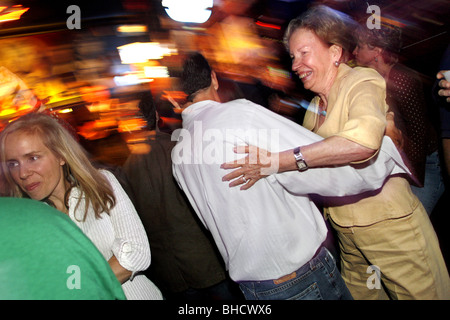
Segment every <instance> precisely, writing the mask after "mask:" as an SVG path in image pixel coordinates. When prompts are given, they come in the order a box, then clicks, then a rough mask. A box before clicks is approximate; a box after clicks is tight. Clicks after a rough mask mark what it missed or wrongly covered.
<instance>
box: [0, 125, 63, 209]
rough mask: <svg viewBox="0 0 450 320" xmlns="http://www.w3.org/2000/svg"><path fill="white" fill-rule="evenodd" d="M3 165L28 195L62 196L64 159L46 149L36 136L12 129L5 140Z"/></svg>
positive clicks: (35, 196) (39, 197)
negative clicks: (4, 164)
mask: <svg viewBox="0 0 450 320" xmlns="http://www.w3.org/2000/svg"><path fill="white" fill-rule="evenodd" d="M5 156H6V165H7V167H8V169H9V172H10V173H11V176H12V178H13V180H14V182H15V183H16V184H17V185H18V186H19V187H20V188H21V189H22V191H23V192H25V193H26V194H27V195H28V196H29V197H30V198H32V199H35V200H43V199H45V198H49V199H50V200H52V198H54V197H61V195H62V196H63V197H64V194H65V184H64V173H63V167H62V166H63V165H64V164H65V162H64V160H63V159H60V158H58V157H56V156H55V154H53V152H52V151H51V150H50V149H48V148H47V147H46V146H45V145H44V143H43V142H42V139H41V138H40V136H39V135H32V134H29V133H24V132H20V131H19V132H13V133H11V134H9V135H8V136H7V138H6V140H5Z"/></svg>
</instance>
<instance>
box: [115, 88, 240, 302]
mask: <svg viewBox="0 0 450 320" xmlns="http://www.w3.org/2000/svg"><path fill="white" fill-rule="evenodd" d="M139 109H140V112H141V114H142V115H143V116H144V118H145V120H146V121H147V129H148V131H147V132H146V134H145V136H146V138H145V144H146V148H144V150H145V151H144V152H142V151H141V150H143V148H139V149H136V150H137V152H135V153H132V154H131V155H130V157H129V158H128V159H127V161H126V162H125V164H124V166H123V172H124V174H125V181H126V183H127V187H129V190H130V191H131V197H130V198H131V199H132V200H133V202H134V203H135V206H136V209H137V212H138V214H139V215H140V218H141V220H142V222H143V224H144V227H145V229H146V231H147V234H148V237H149V241H150V247H151V249H152V264H151V266H150V269H149V270H148V271H149V275H150V276H151V279H153V280H154V281H155V283H156V284H157V285H158V287H159V288H160V289H161V290H162V292H163V293H164V296H165V298H166V299H169V300H171V299H180V300H199V299H201V300H232V299H237V298H238V296H237V295H234V294H233V290H232V289H230V287H231V285H234V283H230V282H229V281H228V280H227V274H226V271H225V269H224V266H223V261H222V259H221V257H220V255H219V254H218V251H217V248H216V247H215V246H214V242H212V239H211V238H210V235H209V234H208V233H207V231H206V230H204V227H203V226H202V225H201V224H200V222H199V221H198V218H197V217H196V215H195V212H194V211H193V209H192V207H191V206H190V205H189V202H188V201H187V199H186V197H185V195H184V194H183V192H182V191H181V190H180V189H179V187H178V185H177V183H176V182H175V180H174V178H173V176H172V161H171V151H172V148H173V147H174V146H175V144H176V142H175V141H171V136H170V135H169V134H167V133H164V132H160V131H159V128H158V122H159V121H158V120H159V114H158V112H157V110H156V103H155V102H154V100H153V97H152V94H151V92H147V93H145V94H144V95H143V97H142V99H141V101H140V102H139ZM127 187H125V190H127V189H128V188H127ZM237 292H239V290H237Z"/></svg>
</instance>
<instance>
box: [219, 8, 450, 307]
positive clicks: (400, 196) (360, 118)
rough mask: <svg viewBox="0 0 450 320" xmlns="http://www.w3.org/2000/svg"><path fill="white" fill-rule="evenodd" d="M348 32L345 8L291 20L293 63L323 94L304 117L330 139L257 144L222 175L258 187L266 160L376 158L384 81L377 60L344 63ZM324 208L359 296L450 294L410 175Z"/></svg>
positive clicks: (307, 166) (293, 163) (285, 167)
mask: <svg viewBox="0 0 450 320" xmlns="http://www.w3.org/2000/svg"><path fill="white" fill-rule="evenodd" d="M347 34H348V32H347V25H346V21H345V20H343V19H342V15H341V14H340V13H337V12H335V11H333V10H331V9H329V8H327V7H323V6H319V7H314V8H312V9H310V10H309V11H307V12H306V13H305V14H304V15H303V16H302V17H300V18H297V19H294V20H293V21H291V23H290V24H289V26H288V29H287V31H286V34H285V44H286V47H287V49H288V51H289V53H290V55H291V57H292V70H293V71H294V72H295V73H296V74H297V75H298V76H299V78H300V79H301V81H302V82H303V85H304V87H305V88H306V89H309V90H311V91H313V92H314V93H316V94H317V96H316V97H315V98H314V99H313V100H312V102H311V104H310V107H309V109H308V112H307V113H306V115H305V119H304V123H303V125H304V126H305V127H306V128H308V129H310V130H312V131H314V132H316V133H318V134H319V135H321V136H323V137H324V138H325V139H324V140H322V141H320V142H317V143H313V144H310V145H304V146H300V147H298V148H295V149H293V150H286V151H283V152H280V153H277V154H273V153H267V152H266V151H265V150H258V149H256V148H254V147H245V148H244V149H243V150H238V152H250V153H249V156H248V157H247V160H249V161H247V164H242V163H239V162H234V163H228V164H224V165H223V168H225V169H230V168H237V169H236V170H234V171H233V172H231V173H229V174H227V175H226V176H224V180H232V179H236V178H237V179H236V180H233V181H232V182H231V183H230V186H236V185H239V184H242V183H245V184H244V185H243V187H241V188H242V189H247V188H249V187H251V186H252V185H253V184H254V183H255V182H256V181H257V180H258V179H260V178H261V177H263V176H262V175H261V172H263V170H261V169H262V168H264V166H263V165H262V164H266V166H267V164H271V163H272V164H273V162H274V161H278V162H279V165H278V172H283V171H289V170H299V171H304V170H314V169H313V168H315V167H321V166H334V165H344V164H349V163H356V162H358V163H360V162H361V163H362V164H358V165H370V159H371V158H372V157H376V156H377V150H378V149H379V147H380V144H381V140H382V138H383V135H384V133H385V128H386V111H387V110H388V106H387V105H386V101H385V96H386V85H385V81H384V79H383V78H382V77H381V76H380V75H379V74H378V73H377V72H376V71H375V70H373V69H368V68H367V69H366V68H360V67H358V68H354V69H352V68H350V67H348V66H347V65H346V64H344V63H341V62H342V61H343V60H345V56H346V54H345V51H348V50H351V48H350V47H349V45H348V43H349V40H348V37H346V35H347ZM256 159H259V160H258V161H256ZM255 162H257V163H255ZM271 167H276V166H274V165H271ZM299 174H301V172H300V173H299ZM325 213H326V216H327V217H329V218H330V221H331V224H332V226H333V227H334V228H335V230H336V231H337V234H338V238H339V245H340V249H341V250H340V251H341V258H342V261H341V269H342V275H343V278H344V279H345V281H346V284H347V286H348V288H349V289H350V291H351V293H352V295H353V297H354V298H355V299H377V298H386V293H387V295H388V296H389V297H390V298H393V299H413V298H418V299H427V298H429V299H440V298H449V292H450V290H449V283H450V280H449V276H448V272H447V268H446V266H445V263H444V260H443V257H442V253H441V251H440V248H439V244H438V240H437V237H436V234H435V232H434V229H433V227H432V225H431V223H430V220H429V219H428V216H427V214H426V212H425V210H424V208H423V206H422V204H421V203H420V202H419V200H418V199H417V198H416V197H415V196H414V195H413V193H412V192H411V189H410V186H409V183H408V181H407V180H406V179H405V178H403V177H391V178H390V179H389V180H388V181H386V183H385V185H384V186H383V188H382V189H381V190H378V191H377V192H375V193H371V194H364V195H361V196H359V197H352V198H345V199H333V201H330V202H329V203H327V207H326V208H325ZM374 271H375V274H374V275H372V274H371V273H373V272H374ZM372 280H373V282H372ZM381 283H383V285H384V288H386V291H387V292H385V291H384V290H383V289H382V288H383V287H382V286H381V285H380V284H381ZM374 287H376V288H377V289H378V288H380V289H379V290H371V289H373V288H374Z"/></svg>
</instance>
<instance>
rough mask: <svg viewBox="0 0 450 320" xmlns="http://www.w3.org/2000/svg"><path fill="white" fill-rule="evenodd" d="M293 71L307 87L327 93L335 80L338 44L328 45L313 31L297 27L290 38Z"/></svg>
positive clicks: (338, 56)
mask: <svg viewBox="0 0 450 320" xmlns="http://www.w3.org/2000/svg"><path fill="white" fill-rule="evenodd" d="M289 48H290V55H291V58H292V71H294V72H295V73H296V74H297V75H298V76H299V78H300V80H301V81H302V82H303V85H304V87H305V89H308V90H311V91H313V92H315V93H322V94H327V93H328V91H329V89H330V87H331V85H332V84H333V81H334V75H335V74H336V73H337V68H336V66H335V65H334V63H335V61H338V60H339V58H340V53H341V51H340V52H339V54H338V53H337V51H336V50H337V46H331V47H330V46H327V45H326V44H325V43H324V42H323V41H322V40H321V39H320V38H319V37H318V36H317V35H316V34H315V33H314V32H313V31H311V30H308V29H303V28H300V29H297V30H296V31H294V33H293V34H292V35H291V37H290V39H289Z"/></svg>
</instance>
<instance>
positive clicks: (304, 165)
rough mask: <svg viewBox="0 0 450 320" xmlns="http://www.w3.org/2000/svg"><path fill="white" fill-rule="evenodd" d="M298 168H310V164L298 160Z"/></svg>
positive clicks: (302, 169)
mask: <svg viewBox="0 0 450 320" xmlns="http://www.w3.org/2000/svg"><path fill="white" fill-rule="evenodd" d="M297 166H298V170H300V171H304V170H306V169H308V166H307V165H306V163H305V161H304V160H303V161H297Z"/></svg>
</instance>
